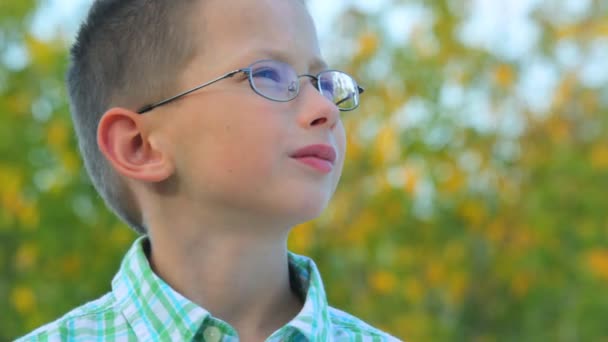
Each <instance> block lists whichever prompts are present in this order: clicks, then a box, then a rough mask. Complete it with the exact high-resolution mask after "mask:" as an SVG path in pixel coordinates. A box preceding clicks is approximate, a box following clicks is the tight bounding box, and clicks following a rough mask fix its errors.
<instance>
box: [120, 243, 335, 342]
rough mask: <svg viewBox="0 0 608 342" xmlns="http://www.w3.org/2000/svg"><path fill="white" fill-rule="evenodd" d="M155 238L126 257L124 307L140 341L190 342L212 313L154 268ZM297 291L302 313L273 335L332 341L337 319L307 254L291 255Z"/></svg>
mask: <svg viewBox="0 0 608 342" xmlns="http://www.w3.org/2000/svg"><path fill="white" fill-rule="evenodd" d="M148 250H149V240H148V239H147V237H145V236H143V237H140V238H138V239H137V240H136V241H135V243H134V244H133V246H132V247H131V249H130V250H129V251H128V252H127V254H126V255H125V257H124V259H123V261H122V264H121V267H120V270H119V271H118V273H117V274H116V276H115V277H114V280H113V281H112V292H113V294H114V296H115V298H116V301H117V306H118V309H119V310H120V311H121V312H122V314H123V315H124V316H125V318H126V319H127V321H128V322H129V325H130V326H131V328H132V329H133V330H134V331H135V334H136V335H137V337H138V340H151V339H156V338H160V339H161V340H174V341H175V340H180V341H190V340H192V338H193V337H194V336H195V335H196V334H197V332H198V331H199V330H200V328H201V326H202V325H203V324H204V321H205V320H206V319H207V318H209V317H211V314H210V313H209V312H208V311H207V310H205V309H203V308H201V307H200V306H198V305H197V304H195V303H193V302H192V301H190V300H189V299H187V298H185V297H184V296H182V295H181V294H179V293H178V292H177V291H175V290H174V289H172V288H171V287H170V286H169V285H168V284H167V283H165V282H164V281H163V280H162V279H161V278H159V277H158V276H157V275H156V274H155V273H154V272H153V271H152V269H151V268H150V264H149V262H148V259H147V257H146V254H147V252H148ZM288 261H289V275H290V281H291V286H292V289H293V290H294V291H295V292H296V293H298V294H299V296H300V298H302V299H303V300H304V305H303V307H302V310H300V312H299V313H298V315H297V316H296V317H294V318H293V319H292V320H291V321H290V322H289V323H288V324H287V325H285V326H284V327H282V328H281V329H279V330H277V331H276V332H275V333H274V334H273V335H272V336H271V337H270V338H269V340H272V337H273V336H277V337H278V336H281V335H282V334H283V333H287V330H289V329H296V330H297V331H298V332H300V333H301V334H302V335H303V336H304V337H306V339H307V340H308V341H321V340H327V338H328V336H331V320H330V316H329V309H328V304H327V297H326V295H325V289H324V288H323V282H322V280H321V275H320V273H319V271H318V269H317V266H316V265H315V263H314V262H313V261H312V260H311V259H310V258H307V257H305V256H301V255H297V254H294V253H291V252H289V253H288Z"/></svg>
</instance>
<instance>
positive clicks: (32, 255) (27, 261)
mask: <svg viewBox="0 0 608 342" xmlns="http://www.w3.org/2000/svg"><path fill="white" fill-rule="evenodd" d="M37 259H38V246H36V245H35V244H34V243H31V242H28V243H24V244H23V245H21V246H19V249H17V253H16V255H15V264H16V267H17V269H18V270H20V271H21V272H23V271H27V270H29V269H31V268H32V267H33V266H34V265H35V264H36V260H37Z"/></svg>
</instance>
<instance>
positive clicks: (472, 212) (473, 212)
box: [459, 201, 486, 226]
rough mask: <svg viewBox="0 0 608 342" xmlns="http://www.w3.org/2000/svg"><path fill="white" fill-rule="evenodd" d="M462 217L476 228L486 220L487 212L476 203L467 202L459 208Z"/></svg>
mask: <svg viewBox="0 0 608 342" xmlns="http://www.w3.org/2000/svg"><path fill="white" fill-rule="evenodd" d="M459 213H460V215H461V216H462V217H463V218H464V219H465V220H466V221H467V222H468V223H470V224H472V225H474V226H478V225H480V224H481V223H482V222H483V221H484V220H485V218H486V210H485V208H484V207H483V205H482V204H481V203H479V202H476V201H466V202H464V203H463V204H462V205H461V206H460V208H459Z"/></svg>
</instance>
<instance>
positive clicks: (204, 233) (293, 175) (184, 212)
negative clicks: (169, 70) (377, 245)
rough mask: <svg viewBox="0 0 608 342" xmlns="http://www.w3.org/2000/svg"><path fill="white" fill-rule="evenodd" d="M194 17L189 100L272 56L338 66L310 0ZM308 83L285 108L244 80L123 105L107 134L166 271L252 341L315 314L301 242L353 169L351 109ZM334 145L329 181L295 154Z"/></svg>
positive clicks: (227, 4)
mask: <svg viewBox="0 0 608 342" xmlns="http://www.w3.org/2000/svg"><path fill="white" fill-rule="evenodd" d="M193 10H194V11H198V12H200V14H199V15H198V16H199V17H201V18H203V19H202V20H201V21H195V24H194V25H195V31H196V32H200V35H199V36H200V38H199V39H200V42H198V43H199V46H200V52H199V53H198V54H197V56H196V57H195V58H194V59H193V60H192V61H191V63H190V64H189V66H188V67H187V68H186V69H185V70H184V72H183V73H182V74H181V75H178V77H179V84H180V89H175V93H178V92H180V91H182V90H184V89H189V88H191V87H193V86H196V85H198V84H201V83H203V82H205V81H208V80H211V79H213V78H216V77H218V76H220V75H223V74H224V73H226V72H228V71H232V70H235V69H239V68H242V67H245V66H248V65H249V64H251V63H253V62H254V61H256V60H260V59H269V58H270V59H278V60H282V61H285V62H288V63H289V64H291V65H292V66H293V67H294V68H295V69H296V71H297V72H298V74H303V73H309V74H316V73H318V72H319V71H321V70H323V69H326V66H325V64H324V62H323V60H322V57H321V53H320V49H319V44H318V41H317V37H316V32H315V28H314V25H313V22H312V19H311V18H310V16H309V14H308V13H307V11H306V9H305V7H304V5H302V4H301V3H300V2H299V1H296V0H292V1H285V0H231V1H221V0H210V1H206V2H205V4H204V5H198V6H197V7H196V8H194V9H193ZM210 47H212V48H210ZM301 82H302V84H301V91H300V94H299V96H298V97H297V98H296V99H294V100H293V101H291V102H286V103H279V102H273V101H269V100H267V99H265V98H262V97H261V96H259V95H257V94H256V93H254V92H253V91H252V90H251V88H250V86H249V83H248V82H247V80H246V79H244V78H243V77H241V75H238V76H237V77H234V78H231V79H226V80H223V81H221V82H219V83H216V84H214V85H212V86H210V87H207V88H205V89H203V90H200V91H198V92H195V93H193V94H191V95H189V96H186V97H184V98H182V99H180V100H178V101H176V102H174V103H171V104H168V105H166V106H162V107H159V108H157V109H155V110H153V111H152V112H150V113H147V114H145V115H138V114H136V113H134V112H133V111H132V110H133V108H131V109H126V108H112V109H110V110H109V111H108V112H106V113H105V115H104V117H103V118H102V120H101V123H100V126H99V129H98V142H99V145H100V148H101V150H102V152H103V153H104V155H105V156H106V158H108V160H109V161H110V162H111V164H112V165H113V167H114V168H115V169H116V170H117V171H118V172H119V173H120V174H121V175H122V176H123V177H124V179H125V180H126V182H127V183H128V185H129V187H130V188H131V189H133V192H134V194H135V198H136V204H137V205H138V206H139V208H140V209H141V211H142V212H143V213H144V214H143V220H144V222H145V223H146V226H147V227H148V230H149V236H150V241H151V246H152V249H151V255H150V262H151V265H152V267H153V269H154V270H155V272H156V273H157V274H158V275H159V276H160V277H161V278H163V279H164V280H165V281H166V282H167V283H169V284H170V285H171V286H172V287H173V288H174V289H176V290H177V291H179V292H180V293H182V294H183V295H185V296H186V297H188V298H189V299H191V300H192V301H194V302H196V303H198V304H199V305H201V306H203V307H204V308H205V309H207V310H209V311H210V312H211V314H212V315H214V316H215V317H218V318H220V319H223V320H225V321H226V322H228V323H230V324H231V325H232V326H233V327H235V328H236V329H237V331H238V333H239V336H240V338H241V340H242V341H261V340H264V339H265V338H266V337H268V336H269V335H270V334H271V333H272V332H274V331H275V330H277V329H278V328H280V327H281V326H283V325H284V324H286V323H287V322H288V321H290V320H291V319H292V318H293V317H294V316H296V315H297V313H298V312H299V310H300V309H301V307H302V302H301V301H300V299H299V298H297V297H296V296H295V294H293V293H292V292H291V290H290V287H289V275H288V267H287V247H286V245H287V236H288V234H289V231H290V230H291V228H292V227H293V226H294V225H296V224H299V223H302V222H305V221H308V220H310V219H313V218H315V217H317V216H318V215H319V214H320V213H321V212H322V211H323V210H324V209H325V208H326V206H327V204H328V202H329V200H330V199H331V197H332V195H333V193H334V191H335V189H336V186H337V184H338V181H339V178H340V174H341V172H342V165H343V162H344V154H345V133H344V127H343V125H342V122H341V120H340V113H339V111H338V109H337V108H336V106H335V105H334V104H333V103H331V102H330V101H328V100H327V99H326V98H325V97H323V96H322V95H321V94H319V92H318V91H317V90H316V89H315V88H314V87H313V86H312V84H311V83H310V81H309V79H307V78H302V79H301ZM320 143H321V144H327V145H330V146H333V147H334V148H335V149H336V152H337V160H336V162H335V165H334V169H333V170H332V171H331V172H330V173H328V174H324V173H321V172H319V171H317V170H315V169H313V168H311V167H309V166H307V165H304V164H302V163H300V162H298V161H297V160H295V159H293V158H291V157H290V155H291V154H293V152H295V151H296V150H297V149H300V148H302V147H304V146H308V145H311V144H320Z"/></svg>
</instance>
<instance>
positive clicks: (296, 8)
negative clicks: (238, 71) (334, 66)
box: [194, 0, 324, 69]
mask: <svg viewBox="0 0 608 342" xmlns="http://www.w3.org/2000/svg"><path fill="white" fill-rule="evenodd" d="M201 14H202V16H201V20H199V21H195V24H194V25H195V30H196V31H195V32H200V33H201V34H200V35H198V36H199V38H200V41H199V42H198V43H199V44H200V46H202V47H203V54H204V55H205V59H206V60H208V61H209V62H212V63H215V64H218V63H219V64H233V65H235V66H236V65H238V64H243V63H250V62H252V61H253V60H255V59H264V58H272V59H281V60H284V61H285V62H289V63H290V64H292V65H294V67H296V68H298V69H301V68H305V69H309V68H322V67H323V65H324V63H323V61H322V59H321V52H320V49H319V44H318V41H317V34H316V29H315V27H314V23H313V20H312V18H311V17H310V14H309V13H308V11H307V9H306V7H305V5H304V3H303V2H302V1H300V0H230V1H226V0H208V1H206V2H205V3H204V5H203V6H202V13H201ZM239 66H242V65H239Z"/></svg>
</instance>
